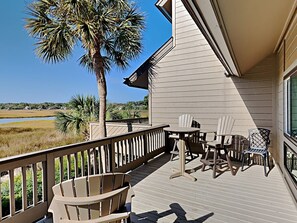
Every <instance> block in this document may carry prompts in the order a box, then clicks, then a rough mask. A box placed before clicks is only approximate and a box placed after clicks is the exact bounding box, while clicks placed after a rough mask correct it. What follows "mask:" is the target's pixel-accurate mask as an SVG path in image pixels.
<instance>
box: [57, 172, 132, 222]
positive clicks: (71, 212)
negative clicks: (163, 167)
mask: <svg viewBox="0 0 297 223" xmlns="http://www.w3.org/2000/svg"><path fill="white" fill-rule="evenodd" d="M130 179H131V177H130V176H129V175H128V174H123V173H107V174H100V175H92V176H88V177H87V176H85V177H79V178H74V179H71V180H67V181H64V182H62V183H60V184H57V185H55V186H54V187H53V193H54V195H62V196H65V197H81V198H82V199H83V198H84V197H88V196H95V195H100V194H104V193H107V192H111V191H113V190H116V189H119V188H122V187H126V186H128V185H129V182H130ZM127 194H128V187H127V189H126V190H123V191H122V192H121V193H119V194H115V195H113V196H112V197H109V198H108V199H105V200H103V201H101V202H99V203H96V204H92V205H81V206H70V205H64V210H61V213H62V215H63V216H61V217H62V218H63V219H68V220H76V221H79V220H90V219H94V218H99V217H103V216H107V215H109V214H111V213H114V212H115V211H117V210H119V209H120V208H121V207H123V206H124V205H125V202H126V198H127Z"/></svg>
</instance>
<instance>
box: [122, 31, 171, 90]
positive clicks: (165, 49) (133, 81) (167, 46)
mask: <svg viewBox="0 0 297 223" xmlns="http://www.w3.org/2000/svg"><path fill="white" fill-rule="evenodd" d="M173 47H174V46H173V37H170V38H169V39H168V40H167V41H166V42H165V43H164V44H163V45H162V46H161V47H160V48H159V49H157V50H156V51H155V53H153V55H151V56H150V57H149V58H148V59H147V60H146V61H145V62H144V63H142V64H141V65H140V66H139V67H138V68H137V69H136V70H135V71H134V72H133V73H132V74H131V75H130V76H129V77H127V78H124V82H123V83H124V84H126V85H128V86H129V87H136V88H141V89H148V70H149V69H150V68H152V67H153V66H154V65H156V64H157V63H158V62H159V61H160V60H161V59H162V58H163V57H164V56H165V55H167V54H168V53H169V52H170V51H171V50H172V49H173ZM145 74H146V75H147V76H146V77H145V81H146V83H143V82H141V84H139V83H137V80H138V81H139V78H140V77H141V76H142V75H145ZM142 78H143V77H142Z"/></svg>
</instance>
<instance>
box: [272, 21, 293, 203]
mask: <svg viewBox="0 0 297 223" xmlns="http://www.w3.org/2000/svg"><path fill="white" fill-rule="evenodd" d="M277 64H278V69H277V84H276V86H277V117H276V119H277V120H276V122H277V125H276V126H277V148H278V151H279V156H278V161H279V164H280V168H281V170H282V172H283V175H284V178H285V180H286V181H287V183H288V185H289V187H290V189H291V191H292V193H293V195H294V197H295V199H296V200H297V188H296V184H295V183H294V182H293V180H292V178H291V177H290V176H289V174H288V172H287V170H286V168H285V166H284V156H285V155H284V142H285V143H287V144H288V146H289V147H290V148H291V149H292V150H294V151H295V152H296V153H297V144H296V143H294V142H293V141H291V140H290V139H289V138H287V137H285V136H284V125H285V123H284V115H285V114H284V110H285V108H284V104H285V103H284V94H285V92H284V78H285V76H286V75H287V74H289V73H290V72H291V71H292V70H293V69H294V68H296V67H297V15H295V18H293V20H292V23H291V24H290V26H289V28H288V31H287V34H286V35H285V37H284V38H283V40H282V43H281V46H280V48H279V50H278V53H277ZM292 110H294V108H292Z"/></svg>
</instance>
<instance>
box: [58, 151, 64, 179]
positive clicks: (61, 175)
mask: <svg viewBox="0 0 297 223" xmlns="http://www.w3.org/2000/svg"><path fill="white" fill-rule="evenodd" d="M63 161H64V159H63V156H61V157H59V162H60V182H63V181H64V162H63Z"/></svg>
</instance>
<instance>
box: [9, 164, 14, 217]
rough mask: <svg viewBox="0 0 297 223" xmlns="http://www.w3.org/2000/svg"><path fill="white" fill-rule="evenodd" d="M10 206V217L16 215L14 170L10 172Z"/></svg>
mask: <svg viewBox="0 0 297 223" xmlns="http://www.w3.org/2000/svg"><path fill="white" fill-rule="evenodd" d="M8 172H9V205H10V215H11V216H13V215H14V214H15V199H14V169H12V170H9V171H8Z"/></svg>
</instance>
